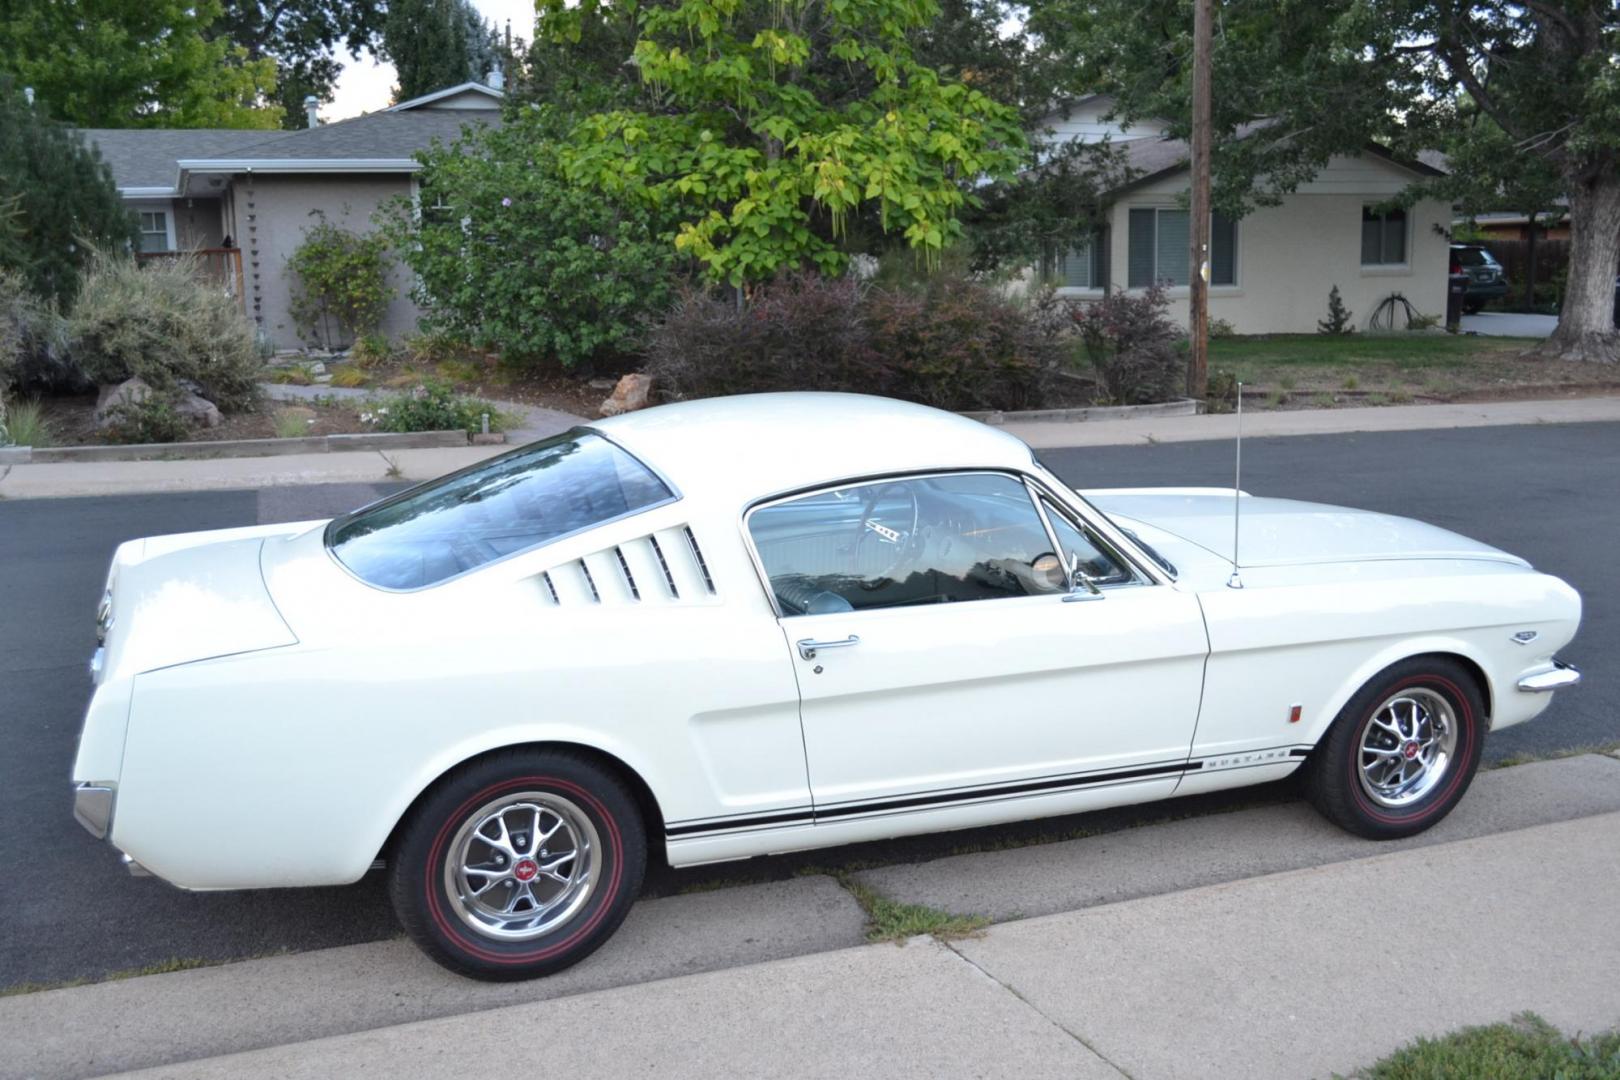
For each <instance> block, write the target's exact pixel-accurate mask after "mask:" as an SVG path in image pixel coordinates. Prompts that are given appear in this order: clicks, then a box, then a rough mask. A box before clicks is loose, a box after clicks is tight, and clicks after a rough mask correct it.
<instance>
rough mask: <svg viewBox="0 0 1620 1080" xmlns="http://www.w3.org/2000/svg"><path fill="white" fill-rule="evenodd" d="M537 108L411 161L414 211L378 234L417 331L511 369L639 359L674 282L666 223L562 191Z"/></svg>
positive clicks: (556, 129)
mask: <svg viewBox="0 0 1620 1080" xmlns="http://www.w3.org/2000/svg"><path fill="white" fill-rule="evenodd" d="M565 130H566V122H565V121H563V120H562V119H561V118H560V116H559V114H558V113H557V112H556V110H554V109H552V108H550V107H543V108H539V109H533V108H524V109H521V110H517V111H515V112H514V113H513V114H512V115H511V116H510V118H509V119H508V121H507V123H506V124H505V125H503V126H502V127H500V128H493V129H492V128H483V129H478V130H475V131H473V132H471V133H469V134H468V135H467V136H466V137H465V138H464V139H463V140H462V141H461V142H460V143H457V144H455V145H452V146H437V147H435V148H434V149H432V150H430V151H428V152H426V153H424V154H422V155H420V156H419V159H420V160H421V162H422V165H423V168H422V172H421V173H420V175H419V179H420V182H421V198H420V201H419V202H420V205H419V209H418V208H416V207H411V206H402V207H399V208H398V212H397V213H396V214H395V216H394V218H393V220H392V222H391V224H390V231H391V233H392V240H393V245H394V248H395V250H397V251H398V252H399V253H400V257H401V258H402V259H403V260H404V261H405V263H406V264H407V265H408V266H409V267H410V268H411V270H412V271H414V273H415V279H416V283H417V285H416V299H417V301H418V302H419V303H420V304H421V305H422V307H423V309H424V310H425V311H426V312H427V316H428V323H429V324H430V325H432V326H433V327H435V328H437V329H442V330H445V331H448V332H450V333H452V334H455V335H456V336H458V337H461V338H463V339H465V340H467V341H469V342H471V343H472V344H474V345H477V346H479V347H481V348H493V349H498V350H500V351H501V352H502V353H503V354H504V355H505V356H506V357H507V358H509V359H512V360H517V361H522V362H535V361H555V362H557V363H561V364H562V365H564V366H575V365H579V364H585V365H590V364H592V363H597V362H609V361H611V360H613V359H614V358H616V357H618V356H621V355H624V354H628V353H633V352H636V351H638V350H639V348H640V344H641V335H642V334H643V332H644V330H645V327H646V324H647V323H648V322H649V321H650V320H651V319H652V318H654V317H656V316H658V315H659V314H661V313H662V312H663V311H664V309H665V308H666V307H667V306H668V305H669V302H670V300H671V298H672V295H673V290H674V289H675V287H676V285H677V284H678V283H679V281H680V278H681V273H680V270H681V268H680V266H679V261H680V260H679V259H678V257H677V255H676V253H675V250H674V248H673V247H672V246H671V244H670V241H669V237H670V234H671V233H672V232H673V230H674V224H675V223H674V220H673V219H672V218H671V217H670V215H668V214H667V213H665V214H660V213H659V212H658V211H657V210H656V209H655V208H653V207H652V206H651V205H649V204H648V203H647V202H645V201H644V200H641V199H627V198H617V199H615V198H604V197H603V196H602V195H601V194H600V193H598V192H595V191H591V190H589V189H586V188H583V187H580V186H578V185H574V184H570V183H569V182H568V181H567V180H566V179H565V178H564V177H563V174H562V168H561V164H560V162H559V161H558V155H557V147H558V141H559V136H560V134H562V132H563V131H565Z"/></svg>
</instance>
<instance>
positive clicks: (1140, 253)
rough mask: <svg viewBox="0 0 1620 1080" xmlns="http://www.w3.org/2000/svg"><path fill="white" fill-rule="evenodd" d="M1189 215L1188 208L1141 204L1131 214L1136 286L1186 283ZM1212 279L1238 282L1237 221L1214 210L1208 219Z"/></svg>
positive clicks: (1218, 282) (1132, 284)
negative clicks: (1186, 209) (1141, 205)
mask: <svg viewBox="0 0 1620 1080" xmlns="http://www.w3.org/2000/svg"><path fill="white" fill-rule="evenodd" d="M1188 223H1189V218H1188V215H1187V211H1185V210H1167V209H1159V208H1157V207H1138V208H1136V209H1133V210H1132V211H1131V214H1130V244H1129V247H1130V270H1129V275H1128V278H1127V282H1128V284H1129V285H1130V287H1131V288H1133V289H1143V288H1146V287H1147V286H1149V285H1152V284H1154V283H1156V282H1157V283H1160V284H1169V285H1186V284H1187V281H1188V278H1189V274H1188V259H1189V255H1190V252H1189V251H1188V245H1189V244H1190V243H1191V237H1190V236H1189V235H1188ZM1209 283H1210V284H1211V285H1236V284H1237V222H1235V221H1233V220H1232V219H1231V218H1229V217H1227V216H1226V215H1225V214H1218V213H1217V214H1211V215H1210V222H1209Z"/></svg>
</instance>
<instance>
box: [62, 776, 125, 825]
mask: <svg viewBox="0 0 1620 1080" xmlns="http://www.w3.org/2000/svg"><path fill="white" fill-rule="evenodd" d="M117 801H118V785H117V784H114V783H113V782H112V781H110V780H104V781H102V782H101V783H98V784H80V785H78V786H77V787H75V788H74V789H73V817H74V819H75V820H76V821H78V823H79V824H80V825H83V826H84V827H85V828H86V829H87V830H89V832H90V835H91V836H93V837H95V838H96V839H97V840H105V839H107V834H108V833H110V832H111V831H112V818H113V806H114V805H115V804H116V803H117Z"/></svg>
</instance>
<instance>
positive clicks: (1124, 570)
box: [1041, 499, 1135, 585]
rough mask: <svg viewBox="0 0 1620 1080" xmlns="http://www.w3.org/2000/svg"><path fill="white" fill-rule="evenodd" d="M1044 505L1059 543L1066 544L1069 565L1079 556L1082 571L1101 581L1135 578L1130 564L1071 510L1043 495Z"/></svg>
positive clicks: (1119, 582) (1122, 581) (1112, 582)
mask: <svg viewBox="0 0 1620 1080" xmlns="http://www.w3.org/2000/svg"><path fill="white" fill-rule="evenodd" d="M1041 507H1042V509H1044V510H1045V511H1046V519H1047V520H1048V521H1050V522H1051V523H1052V532H1053V533H1055V534H1056V535H1057V539H1058V544H1059V545H1061V546H1062V548H1063V551H1062V556H1063V564H1064V565H1065V566H1067V565H1068V564H1069V562H1070V559H1071V557H1073V558H1075V559H1077V560H1078V562H1079V566H1080V572H1081V573H1083V574H1085V575H1086V576H1087V577H1089V578H1091V579H1092V580H1093V581H1094V582H1096V583H1097V584H1098V585H1123V584H1125V583H1126V582H1129V581H1132V580H1134V579H1135V577H1134V575H1133V574H1132V573H1131V571H1130V568H1129V567H1128V566H1126V565H1125V564H1124V563H1123V562H1121V561H1120V560H1119V559H1118V558H1117V557H1116V556H1114V555H1113V554H1111V553H1110V552H1109V551H1108V549H1107V548H1105V547H1104V546H1103V545H1102V544H1101V543H1098V542H1097V541H1095V540H1094V539H1093V538H1092V536H1091V534H1090V533H1089V532H1084V531H1082V530H1081V529H1080V528H1078V527H1077V526H1076V525H1075V524H1074V523H1073V522H1072V521H1070V520H1069V517H1068V515H1067V514H1065V513H1064V512H1063V511H1062V510H1059V509H1058V508H1057V507H1056V506H1053V505H1052V502H1051V500H1049V499H1042V500H1041Z"/></svg>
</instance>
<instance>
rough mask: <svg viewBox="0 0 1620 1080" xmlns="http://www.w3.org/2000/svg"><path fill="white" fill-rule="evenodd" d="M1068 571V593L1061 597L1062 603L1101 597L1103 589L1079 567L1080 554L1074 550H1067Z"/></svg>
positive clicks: (1099, 598)
mask: <svg viewBox="0 0 1620 1080" xmlns="http://www.w3.org/2000/svg"><path fill="white" fill-rule="evenodd" d="M1068 571H1069V595H1067V596H1065V597H1064V598H1063V602H1064V603H1066V604H1067V603H1073V602H1076V601H1080V600H1101V599H1103V591H1102V590H1101V589H1099V588H1097V583H1096V582H1095V581H1093V580H1092V579H1091V577H1090V575H1088V574H1087V573H1086V572H1085V571H1084V570H1082V569H1080V556H1079V554H1078V553H1076V552H1073V551H1071V552H1069V565H1068Z"/></svg>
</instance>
